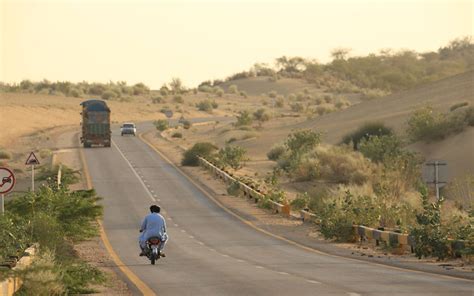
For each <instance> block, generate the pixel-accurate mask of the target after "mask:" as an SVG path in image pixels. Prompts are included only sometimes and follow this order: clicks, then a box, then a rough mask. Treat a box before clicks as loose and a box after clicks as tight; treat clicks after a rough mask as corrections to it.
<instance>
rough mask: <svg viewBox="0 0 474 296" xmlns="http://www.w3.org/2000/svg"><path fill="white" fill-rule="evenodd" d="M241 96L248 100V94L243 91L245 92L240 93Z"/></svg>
mask: <svg viewBox="0 0 474 296" xmlns="http://www.w3.org/2000/svg"><path fill="white" fill-rule="evenodd" d="M240 96H241V97H244V98H248V95H247V92H245V91H243V90H242V91H240Z"/></svg>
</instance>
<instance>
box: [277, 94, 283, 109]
mask: <svg viewBox="0 0 474 296" xmlns="http://www.w3.org/2000/svg"><path fill="white" fill-rule="evenodd" d="M275 106H276V107H277V108H283V107H284V106H285V98H284V97H283V96H278V97H277V98H276V101H275Z"/></svg>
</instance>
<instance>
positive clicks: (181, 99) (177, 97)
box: [173, 95, 184, 104]
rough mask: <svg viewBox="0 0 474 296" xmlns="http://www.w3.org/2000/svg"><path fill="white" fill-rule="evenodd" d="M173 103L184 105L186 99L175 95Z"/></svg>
mask: <svg viewBox="0 0 474 296" xmlns="http://www.w3.org/2000/svg"><path fill="white" fill-rule="evenodd" d="M173 102H175V103H177V104H183V103H184V99H183V97H182V96H181V95H174V96H173Z"/></svg>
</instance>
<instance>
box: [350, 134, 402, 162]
mask: <svg viewBox="0 0 474 296" xmlns="http://www.w3.org/2000/svg"><path fill="white" fill-rule="evenodd" d="M402 149H403V145H402V141H401V140H400V139H399V138H398V137H397V136H396V135H395V134H392V135H382V136H370V137H369V138H363V139H362V140H361V141H360V143H359V151H360V152H361V153H362V154H363V155H364V156H365V157H367V158H368V159H370V160H372V161H375V162H383V161H384V160H385V159H386V158H388V157H395V156H397V155H400V154H401V153H402Z"/></svg>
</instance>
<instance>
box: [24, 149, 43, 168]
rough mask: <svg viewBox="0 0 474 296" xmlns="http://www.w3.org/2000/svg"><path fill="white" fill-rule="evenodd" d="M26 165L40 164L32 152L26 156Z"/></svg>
mask: <svg viewBox="0 0 474 296" xmlns="http://www.w3.org/2000/svg"><path fill="white" fill-rule="evenodd" d="M25 164H26V165H38V164H40V162H39V160H38V158H36V155H35V153H34V152H31V153H30V156H28V159H27V160H26V162H25Z"/></svg>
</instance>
